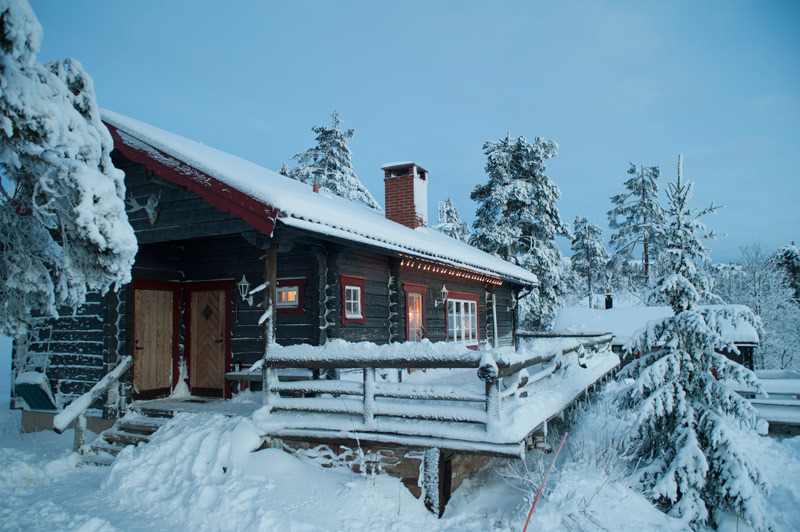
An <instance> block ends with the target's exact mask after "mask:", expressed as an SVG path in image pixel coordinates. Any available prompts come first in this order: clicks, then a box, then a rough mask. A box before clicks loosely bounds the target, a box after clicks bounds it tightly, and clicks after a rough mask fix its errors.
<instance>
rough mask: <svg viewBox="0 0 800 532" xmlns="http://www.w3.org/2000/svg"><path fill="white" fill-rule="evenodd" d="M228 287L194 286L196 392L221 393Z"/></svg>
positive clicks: (193, 371) (192, 363)
mask: <svg viewBox="0 0 800 532" xmlns="http://www.w3.org/2000/svg"><path fill="white" fill-rule="evenodd" d="M226 296H227V293H226V291H225V290H192V292H191V296H190V307H191V310H190V312H191V322H190V323H191V332H190V344H189V345H190V348H191V354H190V363H189V384H190V387H191V390H192V394H193V395H209V396H215V397H222V396H223V393H224V391H225V368H226V356H225V355H226V342H227V341H228V334H227V325H228V324H227V323H226V322H227V312H226V309H227V306H228V305H227V304H226V303H227V297H226Z"/></svg>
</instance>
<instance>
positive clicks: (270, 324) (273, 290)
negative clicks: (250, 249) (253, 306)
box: [261, 242, 278, 404]
mask: <svg viewBox="0 0 800 532" xmlns="http://www.w3.org/2000/svg"><path fill="white" fill-rule="evenodd" d="M262 258H264V259H265V260H264V281H266V283H267V288H266V290H264V313H265V314H267V319H266V321H265V322H264V357H265V358H266V356H267V353H268V352H269V348H270V344H272V342H274V341H275V322H276V319H275V308H276V305H277V299H278V289H277V286H276V285H277V279H278V245H277V244H276V243H274V242H273V243H272V244H271V245H270V246H269V250H268V251H267V253H266V254H265V255H262ZM273 376H274V379H275V380H277V378H278V376H277V372H275V370H274V369H273V368H270V367H268V366H267V363H266V360H265V361H264V365H263V366H262V367H261V383H262V384H261V385H262V386H263V392H262V393H263V400H264V404H270V403H271V397H270V394H271V393H272V392H270V387H271V386H274V385H275V383H274V382H273V381H272V378H273Z"/></svg>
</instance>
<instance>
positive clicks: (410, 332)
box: [403, 283, 428, 342]
mask: <svg viewBox="0 0 800 532" xmlns="http://www.w3.org/2000/svg"><path fill="white" fill-rule="evenodd" d="M427 290H428V288H427V287H426V286H425V285H421V284H412V283H403V292H405V295H406V340H408V341H409V342H419V341H421V340H422V339H423V338H426V337H427V336H428V335H427V332H426V330H425V294H426V292H427Z"/></svg>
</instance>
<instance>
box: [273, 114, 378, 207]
mask: <svg viewBox="0 0 800 532" xmlns="http://www.w3.org/2000/svg"><path fill="white" fill-rule="evenodd" d="M331 118H332V119H333V120H332V123H331V125H330V126H314V127H312V128H311V130H312V131H313V132H314V133H316V134H317V137H316V139H315V140H316V141H317V144H316V146H314V147H312V148H309V149H307V150H306V151H304V152H300V153H298V154H297V155H295V156H294V157H292V160H295V161H297V166H295V167H293V168H290V167H289V166H288V165H283V168H281V173H282V174H283V175H285V176H288V177H291V178H292V179H296V180H298V181H301V182H303V183H307V184H310V185H313V184H314V183H315V182H316V183H318V184H319V187H320V188H321V189H325V190H328V191H330V192H332V193H333V194H336V195H337V196H341V197H343V198H347V199H349V200H350V201H356V202H360V203H363V204H365V205H367V206H368V207H371V208H373V209H375V210H378V211H382V210H383V209H381V206H380V205H379V204H378V202H377V201H375V198H373V197H372V194H370V192H369V190H367V187H365V186H364V185H363V184H362V183H361V181H359V179H358V176H357V175H356V171H355V170H354V169H353V164H352V162H351V161H350V158H351V152H350V147H349V146H348V145H347V140H348V139H351V138H353V134H354V133H355V130H354V129H342V121H341V120H340V119H339V113H338V112H336V111H334V112H333V114H331Z"/></svg>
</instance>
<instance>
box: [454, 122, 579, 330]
mask: <svg viewBox="0 0 800 532" xmlns="http://www.w3.org/2000/svg"><path fill="white" fill-rule="evenodd" d="M557 149H558V144H556V143H555V142H554V141H552V140H546V139H543V138H539V137H537V138H536V139H534V141H533V143H530V142H528V141H527V140H526V139H525V138H524V137H517V138H511V137H510V136H506V137H505V138H504V139H501V140H500V141H499V142H487V143H485V144H484V145H483V150H484V153H485V154H486V158H487V161H486V173H487V174H488V175H489V181H488V182H487V183H486V184H484V185H479V186H477V187H475V189H474V190H473V191H472V193H471V194H470V198H472V199H473V200H475V201H477V202H478V203H479V206H478V210H477V212H476V218H477V219H476V221H475V223H474V224H473V227H474V228H475V232H474V233H473V236H472V239H471V243H472V244H473V245H475V246H477V247H479V248H480V249H482V250H484V251H486V252H489V253H493V254H495V255H498V256H500V257H502V258H504V259H506V260H510V261H512V262H515V263H517V264H519V265H520V266H522V267H524V268H526V269H528V270H530V271H531V272H533V273H535V274H536V276H537V277H538V278H539V284H538V286H537V287H536V288H535V289H534V290H533V291H532V292H531V294H530V295H529V296H528V298H526V299H525V300H522V301H521V304H522V305H523V309H522V311H521V315H526V316H528V317H529V321H528V322H527V323H526V324H525V325H526V326H529V327H532V328H534V329H545V328H547V327H548V326H549V325H550V324H551V322H552V320H553V318H554V317H555V314H556V312H557V310H558V300H559V298H561V297H562V296H563V295H564V289H563V287H562V286H561V283H560V279H559V269H560V268H559V265H560V262H561V258H562V257H561V251H560V250H559V249H558V246H557V245H556V241H555V239H556V237H557V236H564V237H569V236H570V232H569V225H567V224H566V223H564V222H563V221H562V220H561V215H560V214H559V212H558V208H557V207H556V202H558V200H559V199H560V198H561V191H560V190H559V188H558V186H556V185H555V183H553V182H552V181H551V180H550V179H549V178H548V177H547V174H546V172H547V164H546V163H547V160H548V159H549V158H551V157H554V156H555V155H556V153H557V151H556V150H557ZM525 307H527V308H525Z"/></svg>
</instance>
